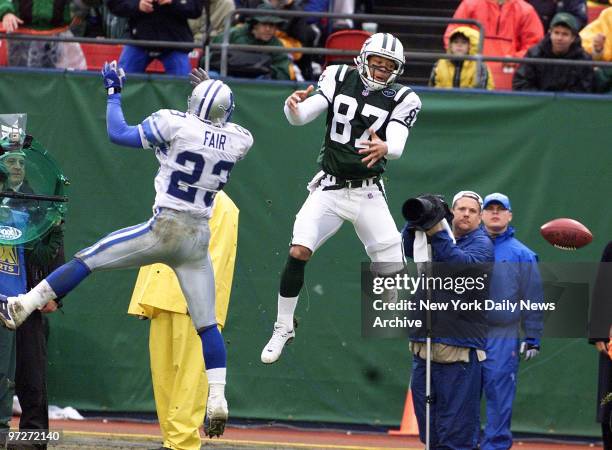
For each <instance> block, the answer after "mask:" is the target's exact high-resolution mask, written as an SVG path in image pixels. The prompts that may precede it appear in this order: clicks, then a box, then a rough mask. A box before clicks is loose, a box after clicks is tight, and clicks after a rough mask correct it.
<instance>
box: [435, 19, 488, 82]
mask: <svg viewBox="0 0 612 450" xmlns="http://www.w3.org/2000/svg"><path fill="white" fill-rule="evenodd" d="M457 34H463V35H464V36H465V37H466V38H467V39H468V40H469V42H470V48H469V51H468V54H469V55H475V54H476V53H477V51H478V40H479V39H480V33H479V32H478V31H476V30H474V29H472V28H470V27H467V26H466V27H459V28H456V29H455V30H453V32H452V33H451V34H450V40H452V38H453V36H455V35H457ZM447 53H448V54H452V53H451V50H450V44H449V46H448V49H447ZM477 67H478V66H477V64H476V61H469V60H465V61H458V60H456V61H451V60H449V59H439V60H438V61H437V62H436V64H435V65H434V68H433V70H432V71H431V76H430V78H429V85H430V86H433V87H437V88H480V89H494V88H495V86H494V83H493V75H492V74H491V70H490V69H489V68H488V66H487V65H486V64H485V63H483V64H482V66H481V69H480V80H479V81H478V83H477V82H476V71H477Z"/></svg>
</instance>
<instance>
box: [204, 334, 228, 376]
mask: <svg viewBox="0 0 612 450" xmlns="http://www.w3.org/2000/svg"><path fill="white" fill-rule="evenodd" d="M198 334H199V335H200V339H202V350H203V352H204V364H205V365H206V374H208V373H209V371H210V370H212V369H219V368H222V369H224V372H223V383H225V367H226V359H227V355H226V353H225V344H224V343H223V337H222V336H221V332H220V331H219V329H218V328H217V325H216V324H215V325H210V326H208V327H205V328H203V329H200V330H198ZM217 379H218V378H217ZM208 382H209V383H213V382H217V383H218V382H219V381H213V380H211V379H210V377H209V378H208Z"/></svg>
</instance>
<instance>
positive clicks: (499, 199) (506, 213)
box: [480, 192, 543, 450]
mask: <svg viewBox="0 0 612 450" xmlns="http://www.w3.org/2000/svg"><path fill="white" fill-rule="evenodd" d="M511 220H512V206H511V205H510V199H509V198H508V197H507V196H506V195H504V194H500V193H497V192H496V193H493V194H489V195H487V196H486V197H485V199H484V202H483V212H482V222H483V224H484V228H485V230H486V232H487V233H488V235H489V236H490V238H491V239H492V240H493V243H494V245H495V268H494V270H493V275H492V279H491V285H490V291H489V294H490V298H491V299H493V300H494V301H496V306H499V309H495V310H492V311H487V321H488V325H489V331H488V336H487V347H486V353H487V359H486V360H485V361H484V363H483V368H482V386H483V390H484V395H485V397H486V405H487V424H486V426H485V430H484V435H483V437H482V440H481V445H480V448H481V449H482V450H501V449H503V450H507V449H509V448H510V447H512V433H511V431H510V421H511V419H512V402H513V401H514V395H515V393H516V376H517V372H518V365H519V357H520V355H523V357H524V359H525V360H526V361H527V360H529V359H532V358H534V357H536V356H537V355H538V352H539V350H540V338H541V337H542V330H543V323H542V321H543V314H542V312H541V311H530V310H522V309H521V304H520V301H521V300H531V301H532V302H541V301H542V300H543V298H542V297H543V293H542V280H541V278H540V272H539V270H538V265H537V262H538V257H537V255H536V254H535V253H534V252H532V251H531V250H530V249H529V248H527V246H525V245H524V244H523V243H522V242H520V241H519V240H518V239H516V238H515V237H514V228H513V227H511V226H510V221H511ZM503 300H509V302H508V301H506V302H503ZM504 305H515V308H514V309H513V308H511V307H508V306H505V307H504ZM520 328H522V329H523V335H524V339H523V340H522V341H521V339H520V335H521V332H520Z"/></svg>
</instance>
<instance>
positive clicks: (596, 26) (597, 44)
mask: <svg viewBox="0 0 612 450" xmlns="http://www.w3.org/2000/svg"><path fill="white" fill-rule="evenodd" d="M580 38H581V39H582V48H584V49H585V50H586V52H587V53H589V54H590V55H591V57H592V58H593V60H595V61H606V62H610V61H612V8H606V9H604V10H603V11H602V12H601V14H599V17H598V18H597V19H595V20H594V21H592V22H591V23H590V24H588V25H587V26H586V27H585V28H584V29H583V30H582V31H581V32H580ZM611 89H612V69H610V68H600V67H598V68H596V69H595V90H596V91H597V92H608V91H610V90H611Z"/></svg>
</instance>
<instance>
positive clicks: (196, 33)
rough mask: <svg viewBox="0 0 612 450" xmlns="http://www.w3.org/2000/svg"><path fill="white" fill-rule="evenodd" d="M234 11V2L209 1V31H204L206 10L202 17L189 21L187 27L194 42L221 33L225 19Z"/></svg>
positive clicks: (224, 0)
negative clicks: (191, 33)
mask: <svg viewBox="0 0 612 450" xmlns="http://www.w3.org/2000/svg"><path fill="white" fill-rule="evenodd" d="M235 9H236V5H235V4H234V0H210V6H209V11H210V30H207V29H206V8H204V10H203V11H202V16H201V17H199V18H197V19H189V27H190V28H191V31H192V32H193V37H194V40H195V41H196V42H198V43H199V42H202V41H205V39H206V38H209V39H210V38H213V37H215V36H219V35H220V34H222V33H223V29H224V28H223V27H224V24H225V18H226V17H227V16H228V15H230V14H231V13H232V12H233V11H234V10H235Z"/></svg>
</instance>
